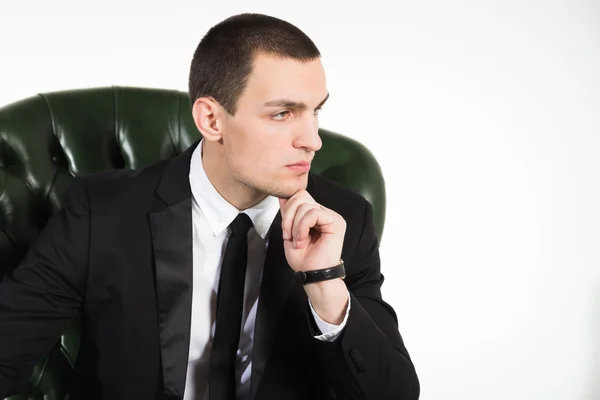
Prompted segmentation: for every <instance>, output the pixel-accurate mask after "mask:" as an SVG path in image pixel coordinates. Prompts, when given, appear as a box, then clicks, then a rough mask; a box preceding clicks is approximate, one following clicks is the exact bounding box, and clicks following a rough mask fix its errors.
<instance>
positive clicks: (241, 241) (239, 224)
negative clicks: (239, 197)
mask: <svg viewBox="0 0 600 400" xmlns="http://www.w3.org/2000/svg"><path fill="white" fill-rule="evenodd" d="M251 226H252V221H251V220H250V217H248V216H247V215H246V214H243V213H241V214H238V216H237V217H236V218H235V220H234V221H233V222H232V223H231V225H229V227H230V228H231V235H229V240H228V241H227V248H226V249H225V256H224V257H223V265H222V266H221V277H220V278H219V291H218V294H217V321H216V327H215V337H214V339H213V344H212V352H211V356H210V367H209V381H208V393H209V397H210V400H235V391H236V383H235V359H236V353H237V349H238V345H239V341H240V330H241V324H242V308H243V304H244V281H245V279H246V264H247V262H248V230H249V229H250V227H251Z"/></svg>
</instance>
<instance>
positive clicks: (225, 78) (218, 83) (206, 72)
mask: <svg viewBox="0 0 600 400" xmlns="http://www.w3.org/2000/svg"><path fill="white" fill-rule="evenodd" d="M261 53H262V54H268V55H274V56H279V57H282V58H290V59H294V60H299V61H311V60H314V59H316V58H318V57H320V56H321V54H320V53H319V50H318V49H317V46H315V44H314V43H313V41H312V40H311V39H310V38H309V37H308V36H307V35H306V34H305V33H304V32H302V31H301V30H300V29H298V28H297V27H296V26H294V25H292V24H291V23H289V22H287V21H283V20H281V19H278V18H275V17H271V16H268V15H262V14H239V15H234V16H232V17H229V18H227V19H226V20H224V21H222V22H220V23H218V24H217V25H215V26H213V27H212V28H211V29H210V30H209V31H208V32H207V33H206V35H205V36H204V37H203V38H202V40H201V41H200V43H199V44H198V47H197V48H196V51H195V52H194V58H193V59H192V64H191V67H190V75H189V88H188V94H189V96H190V101H191V103H192V105H193V104H194V102H195V101H196V100H197V99H198V98H200V97H209V96H212V97H213V98H214V99H215V100H216V101H218V102H219V104H220V105H221V106H222V107H223V108H225V110H227V112H229V113H230V114H232V115H233V114H235V112H236V108H237V107H236V106H237V101H238V99H239V97H240V96H241V94H242V92H243V91H244V88H245V87H246V83H247V81H248V76H249V75H250V73H251V72H252V65H253V62H254V58H255V57H256V55H257V54H261Z"/></svg>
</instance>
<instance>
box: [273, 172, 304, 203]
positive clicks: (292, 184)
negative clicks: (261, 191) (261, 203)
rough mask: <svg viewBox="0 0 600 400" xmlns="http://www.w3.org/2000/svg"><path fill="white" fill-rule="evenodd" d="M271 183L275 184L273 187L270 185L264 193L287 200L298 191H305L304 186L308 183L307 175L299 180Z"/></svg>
mask: <svg viewBox="0 0 600 400" xmlns="http://www.w3.org/2000/svg"><path fill="white" fill-rule="evenodd" d="M273 183H275V185H271V186H270V187H269V188H268V190H267V191H266V193H268V194H270V195H271V196H275V197H279V198H282V199H289V198H290V197H292V196H293V195H294V194H296V193H297V192H298V191H299V190H303V189H306V185H307V183H308V174H306V175H305V176H303V177H301V178H299V179H294V180H282V181H280V182H273Z"/></svg>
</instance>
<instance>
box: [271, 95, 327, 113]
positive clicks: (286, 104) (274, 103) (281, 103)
mask: <svg viewBox="0 0 600 400" xmlns="http://www.w3.org/2000/svg"><path fill="white" fill-rule="evenodd" d="M327 99H329V93H327V96H325V98H324V99H323V101H322V102H321V103H319V105H318V106H317V108H319V107H321V106H323V104H325V102H326V101H327ZM265 107H283V108H296V109H299V110H306V109H307V108H308V106H307V105H306V104H305V103H301V102H297V101H292V100H287V99H277V100H271V101H267V102H266V103H265Z"/></svg>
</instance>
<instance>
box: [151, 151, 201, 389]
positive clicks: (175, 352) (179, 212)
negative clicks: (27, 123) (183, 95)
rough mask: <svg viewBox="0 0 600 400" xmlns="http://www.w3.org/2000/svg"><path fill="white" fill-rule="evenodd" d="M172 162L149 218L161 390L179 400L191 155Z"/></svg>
mask: <svg viewBox="0 0 600 400" xmlns="http://www.w3.org/2000/svg"><path fill="white" fill-rule="evenodd" d="M195 147H196V145H193V146H191V147H190V148H189V149H188V150H186V151H185V152H184V153H182V154H181V155H179V156H177V157H175V158H173V159H172V160H170V161H169V162H168V163H167V165H166V167H165V170H164V173H163V176H162V178H161V181H160V183H159V185H158V188H157V192H156V195H157V199H156V203H155V207H154V211H153V212H151V213H150V215H149V223H150V231H151V235H152V248H153V252H154V260H155V268H156V269H155V273H156V296H157V311H158V321H159V326H158V328H159V335H160V347H161V352H160V354H161V365H162V376H163V387H164V394H165V397H166V398H173V399H181V398H183V393H184V389H185V378H186V371H187V364H188V354H189V343H190V326H191V307H192V282H193V280H192V254H193V241H192V202H191V189H190V185H189V166H190V158H191V154H192V152H193V150H194V148H195Z"/></svg>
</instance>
